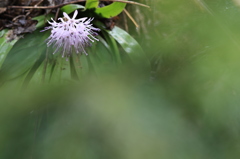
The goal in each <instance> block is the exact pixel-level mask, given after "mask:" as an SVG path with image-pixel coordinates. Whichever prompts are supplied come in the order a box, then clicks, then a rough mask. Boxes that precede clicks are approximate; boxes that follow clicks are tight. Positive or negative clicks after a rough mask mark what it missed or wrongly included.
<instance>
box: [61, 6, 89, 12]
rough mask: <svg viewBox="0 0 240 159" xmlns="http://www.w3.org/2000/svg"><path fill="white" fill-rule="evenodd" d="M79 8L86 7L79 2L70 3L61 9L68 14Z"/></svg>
mask: <svg viewBox="0 0 240 159" xmlns="http://www.w3.org/2000/svg"><path fill="white" fill-rule="evenodd" d="M77 9H85V7H84V6H82V5H79V4H68V5H65V6H63V7H62V8H61V11H62V12H65V13H67V14H70V13H72V12H73V11H75V10H77Z"/></svg>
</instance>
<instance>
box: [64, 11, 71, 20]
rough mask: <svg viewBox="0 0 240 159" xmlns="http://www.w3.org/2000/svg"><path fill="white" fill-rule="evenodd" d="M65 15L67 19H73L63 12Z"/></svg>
mask: <svg viewBox="0 0 240 159" xmlns="http://www.w3.org/2000/svg"><path fill="white" fill-rule="evenodd" d="M63 15H64V17H65V18H67V19H71V18H70V17H69V16H68V15H67V13H65V12H63Z"/></svg>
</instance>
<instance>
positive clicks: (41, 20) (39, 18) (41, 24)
mask: <svg viewBox="0 0 240 159" xmlns="http://www.w3.org/2000/svg"><path fill="white" fill-rule="evenodd" d="M52 17H54V15H53V14H47V15H40V16H37V17H34V18H32V19H33V20H37V21H38V23H37V25H36V28H37V29H39V28H42V27H44V26H45V23H46V22H47V21H48V20H50V19H51V18H52Z"/></svg>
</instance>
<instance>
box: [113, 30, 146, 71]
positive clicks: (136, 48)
mask: <svg viewBox="0 0 240 159" xmlns="http://www.w3.org/2000/svg"><path fill="white" fill-rule="evenodd" d="M108 33H109V34H110V35H111V36H112V37H113V38H114V39H115V40H116V41H117V42H118V43H119V44H120V45H121V46H122V48H123V49H124V50H125V52H126V53H127V54H128V56H129V57H130V59H131V60H132V61H133V62H134V63H142V64H143V65H146V66H148V67H150V62H149V60H148V59H147V57H146V54H145V53H144V52H143V50H142V48H141V46H140V45H139V44H138V42H137V41H136V40H135V39H134V38H133V37H132V36H131V35H129V34H128V33H127V32H126V31H124V30H122V29H121V28H119V27H116V26H115V27H114V28H113V30H112V31H108Z"/></svg>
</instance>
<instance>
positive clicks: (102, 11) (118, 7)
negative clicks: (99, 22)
mask: <svg viewBox="0 0 240 159" xmlns="http://www.w3.org/2000/svg"><path fill="white" fill-rule="evenodd" d="M125 7H126V3H121V2H113V3H112V4H110V5H107V6H105V7H102V8H96V10H95V13H97V14H98V15H99V16H101V17H103V18H111V17H115V16H117V15H118V14H120V13H121V12H122V11H123V10H124V8H125Z"/></svg>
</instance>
